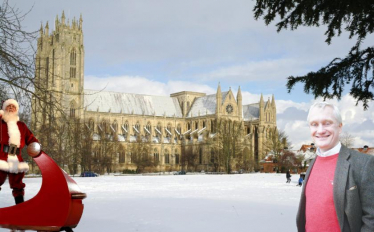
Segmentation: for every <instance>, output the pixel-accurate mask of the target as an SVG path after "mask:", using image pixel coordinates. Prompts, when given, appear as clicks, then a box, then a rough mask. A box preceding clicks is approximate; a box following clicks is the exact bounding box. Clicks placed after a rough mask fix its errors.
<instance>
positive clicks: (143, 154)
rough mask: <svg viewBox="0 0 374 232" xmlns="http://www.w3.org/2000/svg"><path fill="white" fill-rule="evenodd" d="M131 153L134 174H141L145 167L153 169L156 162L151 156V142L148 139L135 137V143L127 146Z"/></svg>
mask: <svg viewBox="0 0 374 232" xmlns="http://www.w3.org/2000/svg"><path fill="white" fill-rule="evenodd" d="M129 150H130V152H131V162H132V163H134V164H135V165H136V172H137V173H142V172H144V170H145V169H146V168H147V167H155V166H157V165H158V160H155V159H154V157H153V156H151V151H152V149H151V140H150V138H146V137H143V138H142V137H141V136H140V135H138V136H137V140H136V142H133V143H131V144H130V146H129Z"/></svg>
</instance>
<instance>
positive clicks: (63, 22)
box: [61, 11, 65, 25]
mask: <svg viewBox="0 0 374 232" xmlns="http://www.w3.org/2000/svg"><path fill="white" fill-rule="evenodd" d="M61 23H62V25H65V12H64V11H62V16H61Z"/></svg>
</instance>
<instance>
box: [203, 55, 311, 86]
mask: <svg viewBox="0 0 374 232" xmlns="http://www.w3.org/2000/svg"><path fill="white" fill-rule="evenodd" d="M306 66H307V63H306V62H305V61H303V60H298V59H290V58H285V59H274V60H260V61H252V62H248V63H245V64H242V65H233V66H229V67H224V68H219V69H217V70H215V71H212V72H210V73H207V74H201V75H200V76H201V78H203V79H206V80H211V79H217V78H218V79H229V80H231V81H237V80H240V81H241V82H245V81H269V80H276V81H279V80H280V78H286V77H288V76H291V75H298V74H304V73H306V72H308V70H309V69H306Z"/></svg>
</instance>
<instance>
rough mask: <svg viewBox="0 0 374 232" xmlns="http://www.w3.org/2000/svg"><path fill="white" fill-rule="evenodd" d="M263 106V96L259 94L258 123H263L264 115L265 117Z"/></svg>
mask: <svg viewBox="0 0 374 232" xmlns="http://www.w3.org/2000/svg"><path fill="white" fill-rule="evenodd" d="M264 106H265V104H264V96H262V93H261V98H260V107H259V108H260V109H259V110H260V112H259V119H260V122H261V121H264V115H265V110H264V108H265V107H264Z"/></svg>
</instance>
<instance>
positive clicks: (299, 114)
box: [277, 107, 308, 121]
mask: <svg viewBox="0 0 374 232" xmlns="http://www.w3.org/2000/svg"><path fill="white" fill-rule="evenodd" d="M307 116H308V113H307V112H306V111H304V110H299V109H297V108H296V107H288V108H286V109H285V110H284V112H283V113H281V114H278V115H277V119H280V120H289V121H297V120H302V121H305V120H306V118H307Z"/></svg>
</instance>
